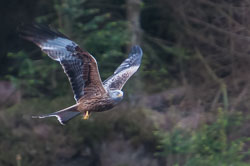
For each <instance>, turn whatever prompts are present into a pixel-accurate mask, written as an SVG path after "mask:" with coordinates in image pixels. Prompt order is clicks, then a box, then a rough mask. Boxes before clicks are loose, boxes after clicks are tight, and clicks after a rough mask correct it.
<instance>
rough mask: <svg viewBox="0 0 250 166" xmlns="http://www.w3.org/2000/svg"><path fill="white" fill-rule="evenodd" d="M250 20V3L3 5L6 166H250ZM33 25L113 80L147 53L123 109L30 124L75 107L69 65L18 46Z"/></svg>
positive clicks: (76, 0)
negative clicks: (67, 43)
mask: <svg viewBox="0 0 250 166" xmlns="http://www.w3.org/2000/svg"><path fill="white" fill-rule="evenodd" d="M249 15H250V2H249V1H248V0H220V1H216V0H175V1H173V0H36V1H33V0H9V1H7V0H1V1H0V21H1V26H0V165H1V166H45V165H47V166H48V165H50V166H229V165H230V166H246V165H249V163H250V156H249V154H250V153H249V152H250V151H249V147H250V141H249V140H250V74H249V73H250V72H249V71H250V38H249V37H250V17H249ZM32 22H38V23H42V24H46V25H51V26H53V27H55V28H56V29H59V31H61V32H62V33H64V34H66V35H67V36H68V37H69V38H71V39H72V40H74V41H76V42H77V43H78V44H79V45H81V47H82V48H85V49H86V50H88V51H89V52H90V53H91V54H92V55H94V57H95V58H96V59H97V61H98V63H99V69H100V74H101V77H102V79H103V80H104V79H106V78H107V77H108V76H109V75H111V74H112V72H113V71H114V70H115V69H116V67H117V66H118V65H119V64H120V63H121V62H122V61H123V60H124V59H125V58H126V57H127V55H128V52H129V50H130V48H131V46H132V45H135V44H139V45H140V46H141V47H142V48H143V51H144V55H143V60H142V65H141V67H140V70H139V71H138V72H137V73H136V75H135V76H133V77H132V78H131V79H130V80H129V81H128V83H127V84H126V86H125V87H124V92H125V98H124V100H123V102H122V103H121V104H120V105H119V106H117V107H116V108H114V109H112V110H110V111H107V112H103V113H93V114H92V115H91V118H90V119H89V120H86V121H85V120H81V117H77V118H76V119H74V120H72V121H70V122H69V123H68V124H67V125H66V126H62V125H60V124H59V123H58V122H57V120H56V119H55V118H50V119H31V115H40V114H44V113H50V112H54V111H57V110H60V109H62V108H65V107H68V106H70V105H72V104H74V99H73V94H72V91H71V87H70V85H69V83H68V80H67V77H66V76H65V74H64V72H63V70H62V69H61V66H60V64H58V63H56V62H55V61H52V60H51V59H50V58H49V57H47V55H45V54H43V53H42V52H41V51H40V49H39V48H38V47H36V46H35V45H34V44H32V43H30V42H28V41H25V40H23V39H20V38H19V36H18V33H17V27H18V25H20V24H22V23H32Z"/></svg>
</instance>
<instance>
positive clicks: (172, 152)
mask: <svg viewBox="0 0 250 166" xmlns="http://www.w3.org/2000/svg"><path fill="white" fill-rule="evenodd" d="M243 122H244V121H243V120H242V115H241V114H238V113H234V114H228V113H226V112H225V111H224V110H222V109H219V112H218V117H217V120H216V121H215V122H213V123H212V124H209V125H208V124H204V125H203V126H202V127H201V128H200V129H198V130H197V131H193V132H189V131H186V130H183V129H178V128H175V129H173V130H172V131H170V132H168V133H162V132H156V135H157V136H158V137H159V138H160V142H159V143H160V146H159V148H160V149H161V152H160V153H159V155H161V156H165V157H166V160H167V162H168V164H169V165H184V166H196V165H197V166H200V165H204V166H214V165H218V166H219V165H220V166H221V165H225V166H226V165H234V166H244V165H248V164H247V163H246V162H245V161H244V159H245V158H246V157H249V152H250V151H246V150H245V149H244V145H246V143H247V142H249V140H250V138H249V137H240V138H234V139H230V137H231V135H233V134H235V132H237V130H238V129H239V128H241V127H242V126H243V125H244V123H243Z"/></svg>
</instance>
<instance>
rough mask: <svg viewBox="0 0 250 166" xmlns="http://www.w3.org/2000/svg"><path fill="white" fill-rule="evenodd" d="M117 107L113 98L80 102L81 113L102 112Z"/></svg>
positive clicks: (90, 99)
mask: <svg viewBox="0 0 250 166" xmlns="http://www.w3.org/2000/svg"><path fill="white" fill-rule="evenodd" d="M114 106H115V102H114V101H112V99H111V98H109V97H105V98H100V97H98V98H97V97H96V98H89V99H84V100H80V102H79V107H78V110H79V111H80V112H85V111H90V112H102V111H107V110H109V109H111V108H113V107H114Z"/></svg>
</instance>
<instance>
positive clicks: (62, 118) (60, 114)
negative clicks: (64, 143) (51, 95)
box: [32, 105, 80, 125]
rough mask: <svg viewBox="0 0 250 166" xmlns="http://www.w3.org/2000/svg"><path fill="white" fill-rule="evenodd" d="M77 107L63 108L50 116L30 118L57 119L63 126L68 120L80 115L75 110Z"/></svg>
mask: <svg viewBox="0 0 250 166" xmlns="http://www.w3.org/2000/svg"><path fill="white" fill-rule="evenodd" d="M76 107H77V105H73V106H71V107H68V108H65V109H63V110H60V111H57V112H54V113H51V114H45V115H40V116H32V118H39V119H42V118H49V117H57V119H58V121H59V122H60V123H61V124H62V125H65V124H66V123H67V122H68V121H69V120H71V119H72V118H74V117H76V116H77V115H79V114H80V112H79V111H78V110H77V109H76Z"/></svg>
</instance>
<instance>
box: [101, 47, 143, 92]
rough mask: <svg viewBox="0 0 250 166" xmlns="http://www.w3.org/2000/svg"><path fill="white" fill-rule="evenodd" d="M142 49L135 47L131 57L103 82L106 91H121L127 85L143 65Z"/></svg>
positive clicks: (130, 54)
mask: <svg viewBox="0 0 250 166" xmlns="http://www.w3.org/2000/svg"><path fill="white" fill-rule="evenodd" d="M142 54H143V53H142V49H141V47H140V46H133V47H132V49H131V51H130V53H129V57H128V58H127V59H126V60H124V61H123V62H122V64H121V65H120V66H119V67H118V68H117V69H116V70H115V72H114V74H113V75H112V76H110V77H109V78H108V79H106V80H105V81H104V82H103V85H104V88H105V89H112V90H115V89H119V90H121V89H122V87H123V86H124V85H125V83H126V82H127V80H128V79H129V78H130V77H131V76H132V75H133V74H134V73H135V72H136V71H137V70H138V68H139V67H140V64H141V58H142Z"/></svg>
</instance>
